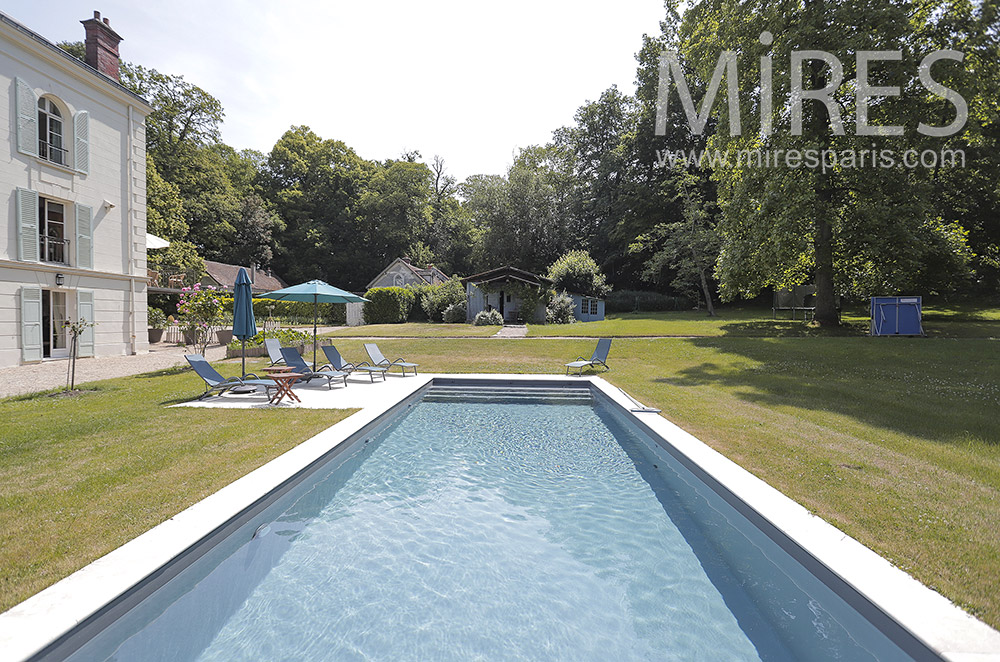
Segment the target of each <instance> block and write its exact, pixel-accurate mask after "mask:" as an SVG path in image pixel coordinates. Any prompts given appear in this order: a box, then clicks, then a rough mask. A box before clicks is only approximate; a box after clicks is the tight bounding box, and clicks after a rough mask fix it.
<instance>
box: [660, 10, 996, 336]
mask: <svg viewBox="0 0 1000 662" xmlns="http://www.w3.org/2000/svg"><path fill="white" fill-rule="evenodd" d="M935 4H937V7H935ZM720 14H724V15H726V16H727V20H725V21H719V20H718V17H719V15H720ZM947 14H948V10H947V9H946V3H923V4H921V5H920V6H919V9H918V6H917V5H916V4H913V3H897V2H891V1H890V0H877V1H875V2H870V3H867V4H865V5H858V3H856V2H849V1H847V0H805V2H804V4H803V5H802V6H799V5H798V4H797V3H794V4H773V3H772V4H766V5H759V6H757V7H755V10H754V11H747V10H746V8H745V7H744V6H743V5H742V4H740V3H737V2H735V0H721V1H718V2H701V3H698V4H696V5H692V6H690V8H689V9H688V10H687V12H686V13H685V15H684V19H683V22H682V24H681V27H680V30H679V33H678V36H677V39H676V40H675V41H674V42H673V45H675V46H676V47H678V48H679V49H680V51H681V54H682V56H683V58H684V61H685V62H687V63H690V65H691V69H692V71H691V73H692V74H693V77H694V78H695V79H696V81H697V86H698V87H699V88H700V87H701V86H703V84H704V81H707V80H709V79H710V78H711V76H712V73H713V71H714V69H715V67H716V64H717V62H718V57H719V54H720V53H721V52H722V51H723V50H736V51H737V52H738V64H739V65H740V67H739V68H740V70H741V71H744V72H747V71H759V67H760V65H759V62H760V57H762V56H763V57H768V56H769V57H770V58H771V62H772V64H773V81H774V90H773V92H774V93H773V99H775V100H778V102H777V103H774V104H773V110H772V112H771V113H766V112H765V114H764V117H765V118H766V119H768V120H769V121H770V122H771V123H772V125H773V127H774V131H773V132H771V133H770V134H768V133H767V132H766V131H765V132H762V123H761V120H760V116H759V112H757V113H754V114H746V113H744V114H743V116H742V118H741V119H742V121H743V126H742V132H741V134H740V135H730V133H731V132H730V131H729V130H728V129H729V127H730V120H735V118H730V117H729V116H728V112H727V110H726V108H727V105H726V104H722V103H720V104H719V113H718V114H719V119H718V127H720V128H719V129H718V130H715V131H714V132H711V137H710V138H709V141H708V146H709V147H710V148H713V149H717V150H720V151H722V152H725V153H728V154H733V155H735V154H737V153H739V152H740V150H748V153H752V152H754V151H755V150H760V153H762V154H764V153H769V154H780V153H784V154H786V155H787V154H788V153H789V150H797V151H798V153H805V152H806V151H807V150H815V153H818V154H830V153H836V154H855V155H857V154H860V153H861V150H869V151H872V150H873V146H874V149H875V150H879V151H880V150H882V149H891V150H895V151H896V152H897V153H902V152H903V151H904V150H906V149H916V150H918V151H919V150H921V149H926V148H934V149H937V148H940V147H941V146H942V143H941V142H940V141H936V140H933V139H930V138H928V137H926V136H922V135H920V134H918V133H917V131H916V127H917V126H918V123H919V122H920V121H925V122H926V121H928V120H929V119H932V118H936V117H939V116H940V115H941V111H942V107H943V104H942V102H943V101H944V100H943V99H941V98H939V97H935V96H933V95H930V94H927V93H926V90H925V89H924V88H923V86H922V85H921V84H920V82H919V80H918V67H917V62H918V61H919V60H916V61H914V58H917V57H918V54H922V53H924V52H925V51H926V50H927V48H928V46H931V42H933V41H934V39H928V35H930V34H932V33H934V32H935V31H936V29H937V27H938V26H939V24H940V23H941V21H942V20H944V18H943V17H944V16H946V15H947ZM765 31H766V32H769V33H770V35H772V38H773V43H767V42H769V41H770V39H767V38H765V39H761V35H762V33H764V32H765ZM945 41H946V40H945ZM939 43H940V42H939ZM897 49H902V50H903V51H905V52H906V56H905V58H906V61H905V62H902V61H900V62H883V63H881V65H882V66H880V67H878V72H877V74H876V75H875V76H873V81H874V78H875V77H878V78H883V79H885V80H886V81H891V83H892V84H893V85H898V86H899V87H901V89H902V93H901V95H900V96H897V97H892V96H887V97H885V98H883V99H881V100H880V102H879V103H877V104H873V106H872V109H871V113H870V114H871V117H870V119H869V121H870V122H871V124H873V125H893V126H896V125H898V126H902V127H904V134H903V135H900V136H868V135H858V134H851V133H850V132H847V131H841V130H840V123H839V122H838V121H837V119H838V118H837V117H836V116H835V115H833V114H832V113H830V112H828V111H827V108H826V107H825V106H824V105H823V104H821V103H819V102H817V101H809V102H808V103H805V104H804V105H803V108H802V121H801V135H795V133H796V132H795V131H793V130H790V129H791V128H792V127H791V126H790V123H789V120H791V119H794V115H792V116H790V115H788V114H787V108H788V106H786V104H784V103H782V102H780V100H781V99H789V98H791V76H792V70H791V63H792V58H791V54H792V52H793V51H799V52H801V51H805V50H822V51H828V52H831V53H835V54H837V55H839V56H840V60H841V62H842V64H843V81H842V82H841V83H840V85H839V86H838V87H837V88H836V90H835V91H834V92H833V95H832V98H833V100H834V102H835V107H836V108H837V109H838V110H839V113H840V116H841V117H843V118H850V117H851V116H853V115H855V111H856V108H855V96H854V89H855V86H856V83H857V71H856V68H855V60H854V57H853V56H854V54H855V53H858V52H861V51H879V50H883V51H885V50H890V51H891V50H897ZM803 68H804V85H803V87H804V88H805V89H813V90H817V89H822V88H823V87H824V86H825V85H826V82H827V80H828V79H830V78H831V76H832V75H833V74H832V70H831V69H830V67H829V66H828V65H827V64H826V63H825V62H824V61H823V60H820V59H815V58H814V59H809V60H807V61H806V62H805V63H804V67H803ZM945 68H947V67H945ZM951 71H954V70H951ZM935 72H937V69H935ZM954 75H956V76H957V75H958V74H957V73H956V74H954ZM959 77H960V76H959ZM758 80H759V79H757V78H756V77H754V76H748V75H747V76H741V77H740V78H739V81H738V84H739V97H740V99H739V100H740V101H741V102H742V103H743V107H749V108H753V109H754V110H757V111H759V109H760V108H761V104H762V97H761V87H760V85H759V84H758ZM872 84H874V83H872ZM993 89H996V88H995V87H994V88H993ZM764 101H766V99H765V100H764ZM671 103H673V104H675V106H676V105H679V104H677V100H676V97H675V98H674V99H673V101H672V102H671ZM944 107H945V108H947V107H948V106H944ZM947 122H948V119H945V121H944V122H943V123H945V124H946V123H947ZM748 125H749V126H748ZM723 127H725V128H724V129H723ZM710 128H711V127H710ZM778 150H780V152H779V151H778ZM713 178H714V179H715V180H716V181H717V183H718V195H719V204H720V207H721V208H722V211H723V215H722V218H721V221H720V224H719V228H720V231H721V233H722V237H723V246H722V251H721V255H720V259H719V263H718V267H717V270H716V274H717V276H718V277H719V279H720V284H721V288H722V294H723V296H724V297H725V298H729V299H731V298H734V297H736V296H753V295H755V294H757V293H758V292H759V291H760V290H761V289H762V288H764V287H768V286H773V287H787V286H790V285H795V284H798V283H801V282H804V281H805V280H807V279H809V278H812V279H814V282H815V284H816V288H817V293H816V320H817V322H819V323H820V324H822V325H835V324H837V323H839V321H838V315H837V311H836V308H835V292H836V291H837V290H840V291H841V292H844V293H853V294H858V295H867V294H872V293H888V292H892V291H897V290H899V289H902V288H904V287H908V286H909V285H910V284H911V283H914V282H918V281H923V282H928V281H933V280H935V279H937V280H939V281H940V280H944V281H947V280H954V279H955V278H956V277H959V278H960V277H961V272H962V271H963V270H965V269H967V267H966V266H963V265H967V255H966V249H965V246H964V236H965V233H964V230H963V229H962V228H961V227H960V226H959V225H958V224H957V223H956V222H955V220H954V219H953V218H952V219H949V218H945V217H943V216H942V215H941V213H940V210H939V209H938V208H936V206H935V203H934V197H935V196H934V193H933V190H934V185H933V182H932V177H931V172H930V171H929V170H928V169H923V168H905V167H903V166H902V164H897V165H896V166H895V167H868V168H866V167H856V166H852V165H847V164H845V163H838V164H836V165H834V166H831V167H815V168H810V167H796V166H794V165H789V164H788V162H787V161H786V162H783V163H780V164H778V165H777V167H761V166H758V165H756V164H754V163H751V162H750V161H749V159H748V160H747V162H745V163H743V164H739V163H734V162H733V160H730V161H729V162H728V163H725V164H720V165H719V167H717V168H715V170H714V172H713ZM931 265H934V266H931ZM932 269H934V270H937V272H936V273H934V272H933V271H932Z"/></svg>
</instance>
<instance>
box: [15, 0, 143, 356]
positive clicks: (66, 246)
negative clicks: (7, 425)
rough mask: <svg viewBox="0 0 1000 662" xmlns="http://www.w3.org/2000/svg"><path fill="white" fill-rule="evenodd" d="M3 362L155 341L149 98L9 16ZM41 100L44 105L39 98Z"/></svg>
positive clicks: (123, 349)
mask: <svg viewBox="0 0 1000 662" xmlns="http://www.w3.org/2000/svg"><path fill="white" fill-rule="evenodd" d="M0 40H2V47H0V94H2V95H3V102H2V103H0V143H2V144H3V145H5V150H4V152H5V154H7V157H6V158H5V159H3V160H0V199H2V200H3V201H4V202H5V205H4V207H3V210H2V213H0V218H2V222H0V367H6V366H14V365H18V364H21V363H26V362H33V361H40V360H43V359H46V358H59V357H61V356H66V355H67V353H68V349H67V342H66V337H65V331H63V330H62V329H61V322H62V320H64V319H66V320H79V319H81V318H85V319H86V320H88V321H94V322H96V326H94V327H93V328H92V329H90V330H89V331H87V332H86V333H85V334H84V336H83V337H82V338H81V345H80V356H111V355H121V354H134V353H140V352H145V351H147V350H148V342H147V333H146V328H147V327H146V285H147V281H146V244H145V241H146V143H145V125H144V120H145V116H146V114H147V113H149V111H150V107H149V106H148V105H147V104H146V103H145V102H143V101H142V100H141V99H140V98H138V97H136V96H134V95H132V94H130V93H129V92H128V91H126V90H125V89H124V88H122V87H121V86H120V85H118V84H117V83H115V82H113V81H111V80H110V79H109V78H107V77H106V76H104V75H102V74H99V73H97V72H96V71H94V70H93V69H90V68H89V67H87V66H86V65H83V63H81V62H79V61H77V60H75V59H74V58H71V57H69V56H68V55H66V54H65V53H63V52H62V51H61V49H58V48H57V47H55V46H54V45H52V44H51V43H49V42H47V41H46V40H44V39H42V38H41V37H39V36H38V35H36V34H34V33H33V32H31V31H30V30H27V29H26V28H24V27H23V26H21V25H19V24H18V23H16V22H15V21H13V20H12V19H10V18H8V17H7V16H4V15H2V14H0ZM40 102H41V105H40Z"/></svg>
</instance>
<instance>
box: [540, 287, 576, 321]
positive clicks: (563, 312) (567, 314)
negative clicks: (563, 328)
mask: <svg viewBox="0 0 1000 662" xmlns="http://www.w3.org/2000/svg"><path fill="white" fill-rule="evenodd" d="M575 307H576V306H575V305H574V304H573V297H571V296H570V295H568V294H566V292H565V291H563V292H560V293H559V294H557V295H555V296H554V297H552V300H551V301H549V305H548V306H546V307H545V323H546V324H572V323H573V322H575V321H576V317H574V316H573V310H574V308H575Z"/></svg>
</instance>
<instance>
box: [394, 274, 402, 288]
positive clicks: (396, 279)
mask: <svg viewBox="0 0 1000 662" xmlns="http://www.w3.org/2000/svg"><path fill="white" fill-rule="evenodd" d="M392 284H393V286H394V287H403V285H404V280H403V274H393V276H392Z"/></svg>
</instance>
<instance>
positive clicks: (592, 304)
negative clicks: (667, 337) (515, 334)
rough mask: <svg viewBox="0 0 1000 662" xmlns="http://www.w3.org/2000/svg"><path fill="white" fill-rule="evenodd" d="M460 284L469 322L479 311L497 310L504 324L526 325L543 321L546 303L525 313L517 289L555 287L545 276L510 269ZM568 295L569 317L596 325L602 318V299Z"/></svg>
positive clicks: (475, 277) (503, 269)
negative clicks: (570, 304) (570, 301)
mask: <svg viewBox="0 0 1000 662" xmlns="http://www.w3.org/2000/svg"><path fill="white" fill-rule="evenodd" d="M462 283H463V284H464V285H465V298H466V307H465V310H466V316H467V318H468V321H470V322H471V321H473V320H474V319H475V318H476V315H477V314H479V313H480V312H481V311H484V310H497V311H499V312H500V314H501V315H502V316H503V319H504V322H508V323H516V322H524V323H528V324H531V323H534V322H539V323H540V322H544V321H545V304H546V303H547V302H546V301H540V302H538V303H537V304H535V308H534V309H533V310H526V309H525V304H524V302H522V301H521V298H520V297H519V296H518V290H520V289H521V288H524V287H529V288H532V289H536V290H550V289H552V287H553V286H554V285H555V283H553V281H551V280H549V279H548V278H546V277H545V276H539V275H538V274H533V273H531V272H530V271H525V270H523V269H517V268H515V267H510V266H507V267H499V268H497V269H490V270H489V271H484V272H483V273H480V274H476V275H474V276H469V277H467V278H463V279H462ZM568 294H569V295H570V297H571V298H572V299H573V316H574V317H575V318H576V320H577V321H578V322H599V321H601V320H603V319H604V299H599V298H596V297H589V296H585V295H583V294H577V293H574V292H569V293H568Z"/></svg>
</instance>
